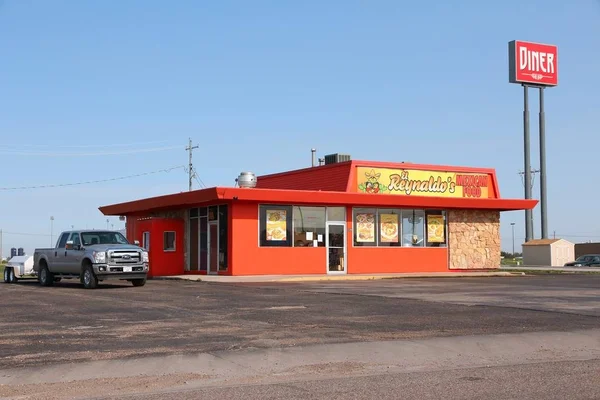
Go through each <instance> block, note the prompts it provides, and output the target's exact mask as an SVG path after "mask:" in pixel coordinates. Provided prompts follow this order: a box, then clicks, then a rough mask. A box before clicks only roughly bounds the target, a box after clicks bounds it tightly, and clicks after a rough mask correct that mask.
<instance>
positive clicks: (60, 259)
mask: <svg viewBox="0 0 600 400" xmlns="http://www.w3.org/2000/svg"><path fill="white" fill-rule="evenodd" d="M67 240H69V233H63V234H62V236H61V237H60V239H59V240H58V242H57V244H56V248H55V249H54V251H53V252H52V253H50V254H48V257H50V260H49V261H50V262H49V263H48V264H49V265H48V269H50V272H54V273H64V272H65V267H66V254H65V246H66V245H67Z"/></svg>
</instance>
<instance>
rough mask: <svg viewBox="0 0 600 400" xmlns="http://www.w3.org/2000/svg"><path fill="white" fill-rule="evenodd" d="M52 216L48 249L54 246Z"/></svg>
mask: <svg viewBox="0 0 600 400" xmlns="http://www.w3.org/2000/svg"><path fill="white" fill-rule="evenodd" d="M53 236H54V216H51V217H50V247H52V246H54V240H53Z"/></svg>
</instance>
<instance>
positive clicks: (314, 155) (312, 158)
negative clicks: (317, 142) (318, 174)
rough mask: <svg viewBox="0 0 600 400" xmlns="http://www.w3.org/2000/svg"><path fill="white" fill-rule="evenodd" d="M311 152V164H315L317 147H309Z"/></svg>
mask: <svg viewBox="0 0 600 400" xmlns="http://www.w3.org/2000/svg"><path fill="white" fill-rule="evenodd" d="M310 152H311V166H312V167H314V166H316V165H317V149H310Z"/></svg>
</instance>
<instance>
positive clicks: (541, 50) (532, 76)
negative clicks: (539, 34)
mask: <svg viewBox="0 0 600 400" xmlns="http://www.w3.org/2000/svg"><path fill="white" fill-rule="evenodd" d="M508 69H509V81H510V82H511V83H521V84H523V83H529V84H532V85H540V86H556V85H557V84H558V48H557V47H556V46H554V45H550V44H541V43H531V42H523V41H520V40H513V41H512V42H509V43H508Z"/></svg>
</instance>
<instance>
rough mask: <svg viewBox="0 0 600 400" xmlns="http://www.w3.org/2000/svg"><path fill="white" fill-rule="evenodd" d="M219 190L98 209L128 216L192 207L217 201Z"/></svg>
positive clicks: (174, 195)
mask: <svg viewBox="0 0 600 400" xmlns="http://www.w3.org/2000/svg"><path fill="white" fill-rule="evenodd" d="M218 190H219V188H216V187H213V188H207V189H200V190H193V191H191V192H182V193H174V194H169V195H165V196H158V197H150V198H147V199H141V200H134V201H129V202H126V203H119V204H112V205H109V206H104V207H100V208H99V210H100V212H101V213H102V214H104V215H128V214H136V213H142V212H146V211H153V210H161V209H167V208H174V207H176V206H177V207H185V206H188V205H189V206H190V207H191V206H193V205H195V204H199V203H203V202H207V201H211V200H217V199H219V198H220V196H219V193H218Z"/></svg>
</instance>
